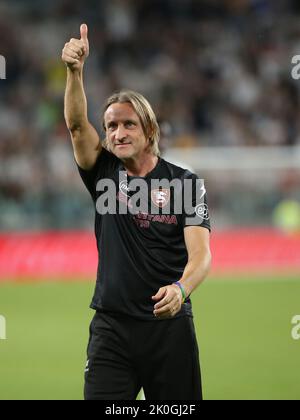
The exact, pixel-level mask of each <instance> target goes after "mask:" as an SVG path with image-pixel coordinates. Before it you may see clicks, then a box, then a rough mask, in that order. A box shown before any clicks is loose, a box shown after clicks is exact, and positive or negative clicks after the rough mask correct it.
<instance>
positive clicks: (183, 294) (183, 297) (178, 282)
mask: <svg viewBox="0 0 300 420" xmlns="http://www.w3.org/2000/svg"><path fill="white" fill-rule="evenodd" d="M174 284H176V286H178V287H179V289H180V290H181V294H182V303H184V302H185V300H186V293H185V290H184V287H183V286H182V284H181V283H180V281H176V283H174Z"/></svg>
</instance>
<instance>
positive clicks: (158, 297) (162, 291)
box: [152, 287, 166, 301]
mask: <svg viewBox="0 0 300 420" xmlns="http://www.w3.org/2000/svg"><path fill="white" fill-rule="evenodd" d="M165 294H166V289H165V288H164V287H162V288H161V289H159V291H158V292H157V293H156V295H155V296H152V299H153V300H155V301H159V300H161V299H162V298H163V297H164V296H165Z"/></svg>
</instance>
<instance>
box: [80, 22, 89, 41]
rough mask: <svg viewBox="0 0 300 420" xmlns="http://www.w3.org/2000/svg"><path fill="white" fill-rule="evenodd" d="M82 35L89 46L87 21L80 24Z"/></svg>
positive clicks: (82, 38)
mask: <svg viewBox="0 0 300 420" xmlns="http://www.w3.org/2000/svg"><path fill="white" fill-rule="evenodd" d="M80 35H81V41H83V42H84V43H85V44H87V46H88V42H89V41H88V27H87V25H86V24H85V23H83V24H82V25H81V26H80Z"/></svg>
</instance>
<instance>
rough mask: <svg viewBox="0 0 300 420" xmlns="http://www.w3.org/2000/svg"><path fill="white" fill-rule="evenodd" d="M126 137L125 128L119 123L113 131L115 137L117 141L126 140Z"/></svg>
mask: <svg viewBox="0 0 300 420" xmlns="http://www.w3.org/2000/svg"><path fill="white" fill-rule="evenodd" d="M126 137H127V133H126V129H125V127H124V125H123V124H119V125H118V128H117V130H116V133H115V139H116V140H117V141H123V140H126Z"/></svg>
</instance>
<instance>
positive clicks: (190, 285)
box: [180, 249, 211, 296]
mask: <svg viewBox="0 0 300 420" xmlns="http://www.w3.org/2000/svg"><path fill="white" fill-rule="evenodd" d="M210 266H211V253H210V251H209V250H206V249H205V250H203V251H198V252H197V253H195V254H194V255H192V256H191V257H190V259H189V261H188V264H187V265H186V267H185V270H184V273H183V276H182V278H181V279H180V283H181V284H182V286H183V287H184V290H185V293H186V295H187V296H189V295H190V294H191V293H192V292H193V291H194V290H195V289H196V288H197V287H198V286H199V285H200V284H201V283H202V282H203V281H204V280H205V278H206V276H207V275H208V272H209V270H210Z"/></svg>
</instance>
